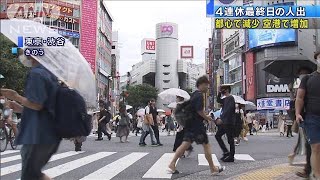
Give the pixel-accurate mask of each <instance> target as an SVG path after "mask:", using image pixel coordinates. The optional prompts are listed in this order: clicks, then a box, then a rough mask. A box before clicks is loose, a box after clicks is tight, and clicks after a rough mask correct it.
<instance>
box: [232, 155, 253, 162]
mask: <svg viewBox="0 0 320 180" xmlns="http://www.w3.org/2000/svg"><path fill="white" fill-rule="evenodd" d="M234 158H235V159H236V160H240V161H255V160H254V159H253V158H252V157H251V156H250V155H249V154H235V155H234Z"/></svg>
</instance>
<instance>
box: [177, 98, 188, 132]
mask: <svg viewBox="0 0 320 180" xmlns="http://www.w3.org/2000/svg"><path fill="white" fill-rule="evenodd" d="M174 117H175V119H176V121H177V122H178V124H179V125H181V126H183V127H186V126H187V124H188V122H190V121H192V120H193V111H192V107H191V102H190V100H189V101H186V102H184V103H182V104H177V107H176V110H175V112H174Z"/></svg>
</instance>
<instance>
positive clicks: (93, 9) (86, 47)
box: [80, 0, 97, 73]
mask: <svg viewBox="0 0 320 180" xmlns="http://www.w3.org/2000/svg"><path fill="white" fill-rule="evenodd" d="M81 27H82V28H81V33H80V34H81V38H80V43H81V45H80V52H81V54H82V55H83V57H84V58H86V60H87V61H88V63H89V64H90V66H91V69H92V71H93V73H95V69H96V48H95V47H96V44H97V0H91V1H82V5H81ZM84 27H85V28H84Z"/></svg>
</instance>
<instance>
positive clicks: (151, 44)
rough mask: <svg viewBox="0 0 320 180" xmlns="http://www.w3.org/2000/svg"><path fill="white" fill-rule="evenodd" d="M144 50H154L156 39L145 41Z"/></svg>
mask: <svg viewBox="0 0 320 180" xmlns="http://www.w3.org/2000/svg"><path fill="white" fill-rule="evenodd" d="M146 50H156V41H148V40H147V41H146Z"/></svg>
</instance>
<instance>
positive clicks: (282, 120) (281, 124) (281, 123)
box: [278, 111, 285, 136]
mask: <svg viewBox="0 0 320 180" xmlns="http://www.w3.org/2000/svg"><path fill="white" fill-rule="evenodd" d="M278 122H279V125H278V127H279V132H280V136H284V124H285V115H283V111H280V112H279V117H278Z"/></svg>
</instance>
